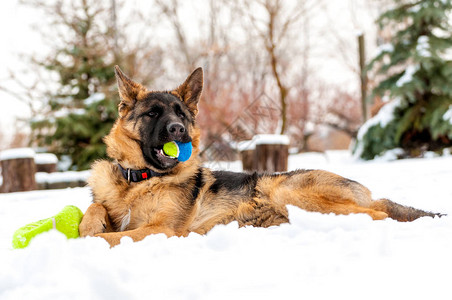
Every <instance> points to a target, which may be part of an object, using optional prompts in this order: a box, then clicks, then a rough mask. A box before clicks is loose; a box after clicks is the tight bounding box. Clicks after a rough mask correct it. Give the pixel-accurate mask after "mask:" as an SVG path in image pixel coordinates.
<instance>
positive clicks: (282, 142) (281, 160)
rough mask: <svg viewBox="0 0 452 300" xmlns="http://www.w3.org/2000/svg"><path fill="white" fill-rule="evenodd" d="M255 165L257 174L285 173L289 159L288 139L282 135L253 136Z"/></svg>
mask: <svg viewBox="0 0 452 300" xmlns="http://www.w3.org/2000/svg"><path fill="white" fill-rule="evenodd" d="M254 140H255V142H256V150H255V161H256V162H255V163H256V169H257V171H259V172H269V173H273V172H285V171H287V165H288V159H289V138H288V137H287V136H283V135H267V134H265V135H257V136H255V139H254Z"/></svg>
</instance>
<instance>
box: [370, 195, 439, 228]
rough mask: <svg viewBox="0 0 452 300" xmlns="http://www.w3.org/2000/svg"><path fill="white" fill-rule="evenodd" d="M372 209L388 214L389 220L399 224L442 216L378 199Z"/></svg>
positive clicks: (373, 203)
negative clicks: (421, 218)
mask: <svg viewBox="0 0 452 300" xmlns="http://www.w3.org/2000/svg"><path fill="white" fill-rule="evenodd" d="M370 208H372V209H375V210H379V211H383V212H385V213H387V214H388V216H389V217H390V218H391V219H394V220H397V221H400V222H411V221H414V220H416V219H418V218H420V217H432V218H434V217H435V216H438V217H442V216H445V215H444V214H440V213H432V212H427V211H423V210H420V209H416V208H413V207H409V206H404V205H401V204H398V203H395V202H393V201H391V200H388V199H380V200H375V201H373V202H372V204H371V207H370Z"/></svg>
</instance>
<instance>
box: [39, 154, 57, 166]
mask: <svg viewBox="0 0 452 300" xmlns="http://www.w3.org/2000/svg"><path fill="white" fill-rule="evenodd" d="M35 163H36V164H38V165H47V164H56V163H58V157H57V156H56V155H55V154H53V153H36V155H35Z"/></svg>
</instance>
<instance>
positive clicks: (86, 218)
mask: <svg viewBox="0 0 452 300" xmlns="http://www.w3.org/2000/svg"><path fill="white" fill-rule="evenodd" d="M78 230H79V233H80V236H81V237H85V236H94V235H96V234H98V233H103V232H110V231H113V230H112V227H111V223H110V218H109V217H108V213H107V210H106V209H105V207H104V206H103V205H102V204H99V203H93V204H91V205H90V206H89V207H88V209H87V210H86V212H85V214H84V215H83V218H82V222H81V223H80V225H79V229H78Z"/></svg>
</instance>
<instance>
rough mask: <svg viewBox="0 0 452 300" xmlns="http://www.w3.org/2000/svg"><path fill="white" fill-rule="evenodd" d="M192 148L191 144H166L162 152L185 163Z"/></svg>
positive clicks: (173, 142) (176, 142)
mask: <svg viewBox="0 0 452 300" xmlns="http://www.w3.org/2000/svg"><path fill="white" fill-rule="evenodd" d="M192 150H193V146H192V144H191V142H188V143H181V142H178V141H172V142H168V143H166V144H165V145H163V152H164V153H165V154H166V155H168V156H171V157H174V158H177V160H178V161H181V162H184V161H187V160H188V159H189V158H190V156H191V153H192Z"/></svg>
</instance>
